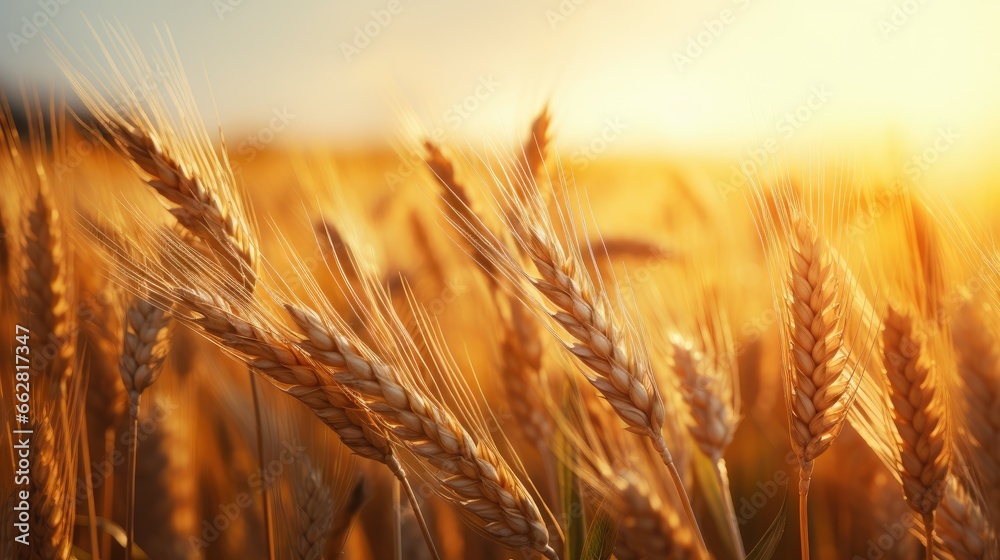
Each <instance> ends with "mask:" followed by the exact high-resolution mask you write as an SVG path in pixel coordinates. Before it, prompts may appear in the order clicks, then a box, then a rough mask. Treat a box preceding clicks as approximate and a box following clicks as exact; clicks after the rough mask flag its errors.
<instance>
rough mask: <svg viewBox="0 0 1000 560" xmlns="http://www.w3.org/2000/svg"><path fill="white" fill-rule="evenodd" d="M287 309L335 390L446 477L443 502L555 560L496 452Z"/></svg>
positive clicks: (332, 333) (499, 536)
mask: <svg viewBox="0 0 1000 560" xmlns="http://www.w3.org/2000/svg"><path fill="white" fill-rule="evenodd" d="M285 308H286V310H287V311H288V313H289V315H290V316H291V317H292V320H293V321H294V322H295V323H296V325H298V327H299V329H300V330H301V331H302V333H303V337H304V338H303V340H302V342H301V343H300V344H299V346H300V347H301V348H302V349H303V350H304V351H305V352H306V353H307V354H309V355H310V356H312V357H313V358H315V359H316V360H317V361H319V362H320V363H323V364H324V365H326V366H328V367H329V368H330V369H331V370H332V371H334V372H335V373H334V379H335V380H336V382H337V383H339V384H342V385H343V386H345V387H349V388H351V389H352V390H355V391H357V392H359V393H361V394H362V395H364V396H365V397H366V401H367V402H366V404H367V406H368V407H369V408H370V409H371V410H372V411H373V412H374V413H375V414H377V415H379V417H380V418H382V419H383V420H384V421H385V423H386V425H387V427H388V429H389V431H390V432H391V433H392V434H393V435H394V436H395V437H396V438H397V439H399V440H400V441H401V442H402V443H404V444H405V445H406V446H407V448H408V449H410V450H411V451H413V452H414V453H415V454H416V455H417V456H418V457H421V458H423V459H424V460H426V461H427V462H428V463H429V464H430V465H432V466H433V467H435V468H436V469H440V471H441V472H443V473H445V475H446V476H444V475H439V476H438V480H439V481H440V482H441V483H442V485H443V494H444V496H445V497H446V498H448V499H450V500H451V501H453V502H454V503H456V504H457V505H459V506H460V507H461V508H463V509H464V510H465V511H466V512H467V513H469V514H471V515H472V516H473V517H474V518H475V519H476V520H477V521H479V522H480V523H481V528H482V529H483V530H484V531H485V533H486V534H488V535H489V536H491V537H492V538H493V539H494V540H496V541H497V542H499V543H502V544H504V545H506V546H510V547H511V548H514V549H517V550H535V551H537V552H539V553H541V554H543V555H544V556H545V557H547V558H556V557H557V556H556V553H555V551H554V550H553V549H552V547H551V546H549V534H548V529H546V527H545V523H544V521H543V520H542V518H541V514H540V513H539V511H538V508H537V507H536V506H535V503H534V500H532V498H531V495H530V493H529V492H528V490H527V488H525V487H524V486H523V484H522V483H521V482H520V480H518V478H517V476H516V475H515V474H514V473H513V472H512V471H511V470H510V468H509V467H508V466H507V465H506V463H504V461H503V460H502V459H501V458H500V455H499V454H498V453H497V452H496V451H495V450H493V449H492V448H491V447H490V446H489V445H486V444H485V443H483V442H480V441H477V439H476V438H475V437H474V436H473V435H472V434H471V433H469V432H468V431H467V430H466V429H465V428H464V427H463V425H462V424H461V422H459V421H458V419H457V418H455V417H454V415H453V414H452V413H451V412H449V411H448V410H447V409H445V408H443V407H442V406H440V405H438V404H437V403H435V402H434V401H432V400H430V399H428V398H426V397H424V396H423V395H422V394H421V393H420V392H419V391H418V390H417V389H416V388H415V387H412V386H410V384H409V383H407V382H406V381H405V380H404V379H403V378H402V377H401V376H400V375H399V374H398V373H397V372H396V371H395V369H394V368H393V367H392V366H390V365H389V364H387V363H384V362H381V361H379V360H378V359H377V358H376V357H375V356H374V355H373V354H372V353H371V352H370V351H367V349H363V348H362V347H360V346H359V342H358V341H353V340H351V339H350V338H349V336H348V335H347V334H345V333H344V332H341V331H340V330H339V329H338V328H337V327H336V325H333V324H330V323H327V322H325V321H323V320H322V319H321V318H320V316H319V315H317V314H315V313H314V312H312V311H311V310H308V309H305V308H302V307H298V306H295V305H292V304H287V305H286V306H285Z"/></svg>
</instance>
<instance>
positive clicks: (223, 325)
mask: <svg viewBox="0 0 1000 560" xmlns="http://www.w3.org/2000/svg"><path fill="white" fill-rule="evenodd" d="M175 296H176V298H177V299H178V304H179V305H181V306H182V307H183V308H184V309H186V310H187V311H189V312H193V313H194V314H195V315H194V316H193V317H190V318H188V320H190V321H191V322H192V323H193V324H194V325H195V326H197V327H198V328H199V330H200V332H201V333H202V334H203V335H205V336H207V337H208V338H209V339H210V340H212V341H213V342H215V343H217V344H219V345H220V346H222V347H223V348H226V349H228V350H230V351H231V353H233V354H234V356H235V357H237V358H239V359H241V360H243V361H244V362H246V364H247V365H248V366H250V368H251V371H255V372H259V373H261V374H263V375H265V376H267V377H268V378H270V379H271V380H272V381H274V382H276V383H278V384H280V385H281V386H282V390H283V391H284V392H285V393H287V394H289V395H291V396H292V397H294V398H296V399H298V400H299V401H301V402H302V403H303V404H305V405H306V406H308V407H309V409H310V410H312V412H313V413H314V414H315V415H316V416H317V417H318V418H319V419H320V420H322V421H323V423H325V424H326V425H327V426H328V427H330V429H332V430H333V431H334V432H335V433H336V434H337V435H338V436H339V437H340V440H341V441H342V442H343V443H344V445H346V446H347V447H349V448H350V449H351V450H352V451H354V452H355V453H357V454H358V455H359V456H361V457H364V458H366V459H371V460H373V461H377V462H379V463H382V464H384V465H386V466H387V467H388V468H389V470H390V471H391V472H392V474H393V476H395V477H396V478H397V479H399V481H400V483H401V484H402V486H403V489H404V490H405V491H406V492H407V496H409V497H410V498H411V500H412V503H413V504H414V506H413V509H414V514H415V515H416V516H417V519H418V522H419V523H420V525H421V528H422V529H424V530H425V532H424V538H425V539H426V540H427V546H428V547H429V548H430V550H431V552H432V554H434V555H435V558H437V555H436V552H434V544H433V540H432V538H431V533H430V531H429V530H427V528H426V527H427V526H426V521H424V519H423V516H422V514H421V513H420V511H419V509H418V508H417V506H416V496H415V494H413V490H412V487H411V486H410V483H409V478H408V477H407V475H406V471H405V470H404V469H403V465H402V464H401V463H400V462H399V460H398V459H397V458H396V456H395V452H394V451H393V449H392V446H391V444H390V443H389V441H388V439H387V437H386V434H385V432H384V429H383V427H382V426H381V425H380V424H379V423H378V422H377V421H376V420H375V419H374V418H373V417H372V414H371V412H370V411H369V410H368V408H367V407H366V406H365V404H364V403H363V402H361V401H360V400H359V399H358V397H357V396H356V395H355V394H353V393H352V392H349V391H346V390H344V389H343V388H342V387H341V386H340V385H338V384H336V383H335V382H334V381H333V379H332V376H331V375H330V374H329V373H328V372H327V371H326V370H325V368H323V367H322V366H320V365H319V364H318V363H317V362H315V361H313V360H312V359H311V358H310V357H309V356H307V355H306V354H305V353H303V352H301V351H300V350H299V349H298V348H296V347H295V345H294V344H292V342H291V341H290V340H288V339H286V338H285V337H284V336H283V335H281V334H280V332H278V330H277V329H274V328H270V327H267V326H266V322H265V321H258V322H257V323H256V324H254V323H251V322H249V321H247V320H244V319H242V318H240V317H239V316H237V315H236V314H234V313H233V312H232V311H231V310H230V308H229V305H228V304H227V303H226V302H224V301H222V300H221V299H219V298H217V297H213V296H211V295H209V294H207V293H205V292H200V291H198V290H193V289H180V290H178V291H176V293H175Z"/></svg>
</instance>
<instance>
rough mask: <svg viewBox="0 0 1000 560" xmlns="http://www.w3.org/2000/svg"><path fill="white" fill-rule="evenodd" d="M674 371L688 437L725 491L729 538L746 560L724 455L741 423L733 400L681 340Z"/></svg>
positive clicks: (675, 342) (677, 342)
mask: <svg viewBox="0 0 1000 560" xmlns="http://www.w3.org/2000/svg"><path fill="white" fill-rule="evenodd" d="M670 346H671V348H672V350H673V362H674V369H675V371H677V372H678V373H679V374H680V380H681V394H682V395H683V397H684V401H685V402H686V403H687V405H688V406H687V408H688V411H689V416H690V420H689V422H688V423H687V425H688V433H690V434H691V438H692V439H693V440H694V442H695V444H696V445H698V448H699V449H700V450H701V452H702V453H704V454H705V456H706V457H708V458H709V460H711V461H712V466H713V471H714V472H715V477H716V482H718V484H719V488H720V490H721V491H722V500H723V502H724V503H723V504H722V505H723V508H725V512H726V521H728V524H729V531H730V535H729V536H730V538H731V539H732V541H733V546H735V547H736V552H737V553H738V555H739V556H740V557H741V558H745V557H746V552H745V550H744V548H743V538H742V536H740V530H739V523H738V522H737V518H736V510H735V509H734V506H733V497H732V492H730V489H729V476H728V471H727V469H726V460H725V459H724V458H723V453H724V452H725V450H726V448H727V447H729V444H730V443H731V442H732V441H733V435H734V434H735V432H736V426H737V421H738V419H737V418H736V416H737V415H736V411H735V409H734V406H733V401H732V400H731V398H726V396H725V392H726V389H723V387H721V384H722V381H721V379H720V378H719V377H718V376H713V375H709V374H707V373H706V372H705V371H704V368H707V367H713V366H712V365H710V364H708V363H707V362H708V360H706V359H705V356H704V354H702V353H701V352H698V351H697V350H695V349H694V348H693V346H692V345H691V344H690V343H688V342H687V341H685V340H684V339H683V338H681V337H680V336H674V337H672V338H671V341H670Z"/></svg>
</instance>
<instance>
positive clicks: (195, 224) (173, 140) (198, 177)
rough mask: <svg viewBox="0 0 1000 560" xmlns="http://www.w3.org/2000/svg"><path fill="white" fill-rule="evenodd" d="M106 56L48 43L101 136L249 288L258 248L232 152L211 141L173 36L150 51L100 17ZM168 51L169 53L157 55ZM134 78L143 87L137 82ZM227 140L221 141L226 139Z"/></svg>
mask: <svg viewBox="0 0 1000 560" xmlns="http://www.w3.org/2000/svg"><path fill="white" fill-rule="evenodd" d="M102 31H103V33H104V36H105V37H107V38H108V39H107V41H108V43H107V44H105V43H100V44H99V46H100V47H101V48H100V52H102V53H103V58H101V59H98V58H97V57H94V56H90V58H89V59H85V58H84V57H82V56H81V55H80V54H78V53H77V52H76V51H75V50H73V49H72V48H71V47H70V46H69V45H68V44H64V45H62V47H59V46H56V45H54V44H50V46H51V48H52V51H53V57H54V59H55V60H56V62H57V64H58V65H59V66H60V68H61V69H62V70H63V72H64V73H65V74H66V76H67V77H68V78H69V80H70V83H71V84H72V85H73V87H74V89H75V90H76V92H77V94H78V95H79V96H80V98H81V99H82V100H83V103H84V105H85V106H86V108H87V110H88V111H90V113H91V114H92V115H93V116H94V118H95V119H96V121H97V123H98V125H99V127H100V129H99V130H98V131H95V134H97V135H98V136H99V137H100V138H101V139H102V140H103V141H104V142H106V143H108V144H109V145H110V147H111V148H112V149H113V151H115V152H116V153H118V154H119V155H120V156H121V157H123V158H124V159H125V160H126V161H127V162H129V163H130V164H131V165H132V167H133V168H134V169H135V171H136V172H137V173H138V174H139V175H140V176H141V177H142V178H143V179H144V180H145V181H146V183H147V184H148V185H149V186H150V187H151V188H152V189H153V190H154V191H156V192H157V194H159V195H160V196H161V197H163V198H164V199H165V200H166V201H167V202H169V203H170V204H172V205H173V207H172V208H171V209H170V213H171V214H172V215H173V216H174V218H175V219H176V220H177V222H178V223H179V224H180V225H181V226H182V227H184V228H185V229H187V230H188V231H189V232H190V233H191V234H192V235H194V236H195V237H196V238H197V240H198V241H199V242H201V243H205V244H207V245H208V246H209V247H210V248H211V250H212V252H213V254H214V255H215V256H216V258H217V259H218V260H219V262H220V264H222V266H223V267H224V268H225V269H226V270H227V271H228V272H229V273H230V275H231V276H233V277H234V278H236V279H238V280H239V281H240V282H241V283H242V284H243V286H244V288H245V289H247V290H248V291H250V290H252V289H253V286H254V284H255V283H256V281H257V270H258V266H259V250H258V247H257V243H256V232H255V227H254V225H253V221H252V215H251V214H250V213H249V212H248V210H247V205H246V203H245V202H244V201H243V200H242V198H241V196H240V194H239V193H238V191H237V188H236V177H235V174H234V173H233V169H232V167H231V166H230V164H229V159H228V157H227V155H226V154H225V153H224V152H223V153H221V154H220V153H219V152H218V151H216V149H215V148H214V147H213V146H212V143H211V140H210V137H209V135H208V132H207V130H206V127H205V124H204V122H203V121H202V120H201V119H200V118H199V117H198V115H199V113H198V110H197V105H196V103H195V101H194V96H193V94H192V92H191V88H190V85H189V84H188V83H187V81H186V79H185V74H184V69H183V67H181V65H180V64H179V63H178V62H177V61H176V60H175V59H173V58H172V57H171V55H170V54H169V53H171V52H173V53H175V54H174V56H176V48H175V46H174V44H173V42H172V39H171V38H170V37H169V35H167V36H166V37H164V36H163V35H160V34H159V33H157V36H158V38H159V48H158V54H157V55H156V56H153V57H152V58H150V57H147V56H146V55H145V54H144V53H143V51H142V49H141V48H140V47H139V46H138V43H137V42H136V40H135V38H134V37H133V36H132V35H131V34H130V33H129V32H128V31H126V30H123V29H121V28H118V27H115V26H113V25H110V24H107V23H103V24H102ZM159 53H165V54H159ZM133 81H136V82H138V83H139V84H141V85H142V87H141V88H140V87H137V85H136V84H135V83H132V82H133ZM223 145H224V143H223Z"/></svg>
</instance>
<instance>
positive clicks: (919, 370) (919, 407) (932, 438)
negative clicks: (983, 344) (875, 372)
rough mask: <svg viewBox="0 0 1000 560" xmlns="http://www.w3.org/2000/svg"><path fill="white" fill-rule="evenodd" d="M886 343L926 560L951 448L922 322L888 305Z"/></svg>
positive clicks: (906, 485) (907, 480)
mask: <svg viewBox="0 0 1000 560" xmlns="http://www.w3.org/2000/svg"><path fill="white" fill-rule="evenodd" d="M884 327H885V328H884V331H883V333H882V342H883V346H884V354H883V363H884V365H885V369H886V375H887V378H888V382H889V395H890V398H891V401H892V412H893V423H894V424H895V426H896V431H897V434H898V438H897V442H898V444H899V452H900V455H901V459H902V462H901V464H900V466H899V468H900V471H899V474H900V475H901V476H902V480H903V495H904V497H905V498H906V503H907V504H908V505H909V506H910V508H911V509H912V510H913V511H915V512H916V513H918V514H919V515H921V517H922V518H923V522H924V530H925V531H926V534H927V558H928V559H930V558H932V557H933V553H934V550H933V549H934V512H935V510H937V507H938V504H940V502H941V498H942V497H943V496H944V492H945V489H946V488H947V484H948V474H949V469H950V467H951V446H950V442H949V441H948V433H947V424H946V420H945V416H944V401H943V400H942V398H943V397H942V395H941V394H940V389H939V387H938V383H939V380H938V379H937V376H936V373H935V371H934V370H935V365H934V362H933V358H932V357H931V355H930V354H929V350H928V348H927V338H926V334H924V333H923V332H921V331H920V329H919V326H918V324H917V319H916V317H915V316H914V315H912V314H910V313H909V312H906V311H900V310H897V309H896V308H895V307H893V306H891V305H890V306H889V309H888V311H887V314H886V317H885V323H884Z"/></svg>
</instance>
